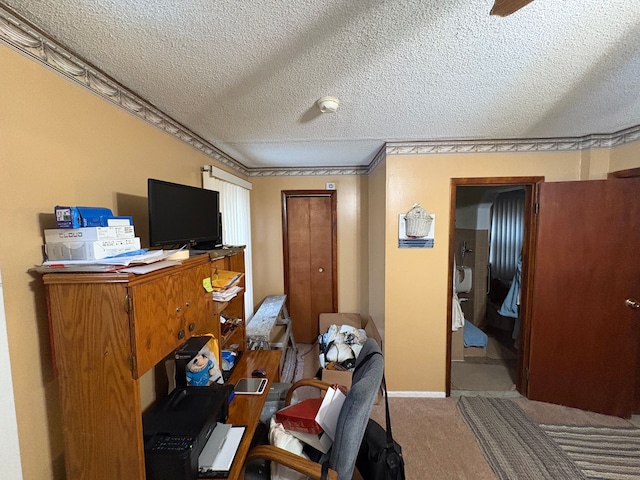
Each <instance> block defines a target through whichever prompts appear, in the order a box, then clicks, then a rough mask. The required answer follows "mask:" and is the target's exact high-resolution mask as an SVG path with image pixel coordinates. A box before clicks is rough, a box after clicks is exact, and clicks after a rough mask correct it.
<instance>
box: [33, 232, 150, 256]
mask: <svg viewBox="0 0 640 480" xmlns="http://www.w3.org/2000/svg"><path fill="white" fill-rule="evenodd" d="M44 247H45V251H46V252H47V259H48V260H53V261H56V260H101V259H103V258H107V257H114V256H116V255H121V254H123V253H128V252H133V251H135V250H140V237H135V238H120V239H114V240H99V241H94V242H74V241H69V242H55V243H47V244H46V245H45V246H44Z"/></svg>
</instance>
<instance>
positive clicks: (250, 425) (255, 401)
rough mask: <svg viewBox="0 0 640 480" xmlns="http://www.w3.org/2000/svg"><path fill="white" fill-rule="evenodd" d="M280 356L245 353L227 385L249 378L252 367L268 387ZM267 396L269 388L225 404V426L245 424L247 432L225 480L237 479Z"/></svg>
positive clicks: (276, 378)
mask: <svg viewBox="0 0 640 480" xmlns="http://www.w3.org/2000/svg"><path fill="white" fill-rule="evenodd" d="M281 355H282V351H281V350H251V351H245V353H244V355H242V358H240V360H239V362H238V365H237V366H236V368H234V370H233V373H232V374H231V376H230V377H229V381H228V382H227V383H230V384H233V385H235V384H236V382H237V381H238V380H240V379H241V378H249V377H251V372H252V371H254V370H255V369H256V368H263V369H264V370H266V371H267V378H268V379H269V385H268V386H270V385H271V383H274V382H278V381H280V373H279V372H280V356H281ZM268 394H269V389H267V390H265V392H264V393H263V394H262V395H236V396H234V398H233V400H232V401H231V404H230V405H229V418H228V419H227V423H231V424H234V425H245V426H246V427H247V430H246V431H245V434H244V437H243V438H242V442H240V446H239V447H238V451H237V453H236V457H235V459H234V461H233V465H232V466H231V472H230V473H229V479H228V480H236V479H239V478H241V477H240V472H241V471H242V465H243V464H244V459H245V457H246V456H247V452H248V451H249V446H250V444H251V439H252V438H253V434H254V433H255V431H256V427H257V425H258V422H259V421H260V414H261V413H262V408H263V407H264V403H265V401H266V400H267V395H268Z"/></svg>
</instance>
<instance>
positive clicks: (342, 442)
mask: <svg viewBox="0 0 640 480" xmlns="http://www.w3.org/2000/svg"><path fill="white" fill-rule="evenodd" d="M374 352H377V353H378V354H374ZM383 373H384V358H383V356H382V353H381V351H380V346H379V345H378V343H377V342H376V341H375V340H373V339H372V338H369V339H367V341H366V342H365V344H364V345H363V347H362V350H361V351H360V354H359V355H358V359H357V360H356V366H355V370H354V372H353V378H352V384H351V388H350V390H349V392H348V393H347V397H346V398H345V401H344V404H343V405H342V409H341V410H340V415H339V416H338V426H337V429H336V436H335V438H334V440H333V445H332V446H331V449H330V450H329V452H327V454H325V455H323V457H322V458H321V459H320V461H319V462H317V463H316V462H313V461H311V460H308V459H306V458H304V457H300V456H298V455H295V454H293V453H290V452H288V451H286V450H283V449H281V448H278V447H274V446H271V445H259V446H257V447H254V448H253V449H251V450H250V451H249V453H248V454H247V458H246V462H249V461H252V460H258V459H265V460H269V461H271V462H278V463H280V464H282V465H285V466H287V467H289V468H291V469H293V470H296V471H298V472H300V473H302V474H303V475H307V476H308V477H310V478H313V479H317V480H321V479H322V478H323V476H322V474H323V467H324V468H325V469H327V472H326V473H327V476H326V477H324V478H327V479H329V480H351V477H352V475H353V471H354V469H355V464H356V458H357V456H358V450H359V449H360V443H361V442H362V437H363V436H364V432H365V429H366V427H367V422H368V420H369V415H370V414H371V409H372V407H373V403H374V401H375V398H376V395H377V394H378V391H379V389H380V384H381V382H382V375H383ZM302 386H312V387H316V388H319V389H321V390H327V389H328V388H329V387H330V386H331V385H330V384H328V383H326V382H323V381H321V380H316V379H303V380H300V381H299V382H296V383H295V384H294V385H293V386H292V387H291V388H290V389H289V392H288V393H287V396H286V399H285V404H286V405H289V404H290V403H291V397H292V395H293V393H294V391H295V390H296V389H297V388H299V387H302ZM246 462H245V465H246ZM267 470H268V469H267ZM266 473H267V476H266V478H269V477H268V472H266Z"/></svg>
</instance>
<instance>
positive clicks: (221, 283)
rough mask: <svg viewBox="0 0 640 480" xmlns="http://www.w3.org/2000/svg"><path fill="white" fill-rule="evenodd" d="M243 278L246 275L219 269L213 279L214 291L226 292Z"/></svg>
mask: <svg viewBox="0 0 640 480" xmlns="http://www.w3.org/2000/svg"><path fill="white" fill-rule="evenodd" d="M243 276H244V273H240V272H232V271H230V270H221V269H219V268H217V269H216V271H215V272H214V274H213V278H212V279H211V286H212V287H213V289H214V290H225V289H228V288H229V287H232V286H233V285H236V284H237V283H238V282H239V281H240V279H241V278H242V277H243Z"/></svg>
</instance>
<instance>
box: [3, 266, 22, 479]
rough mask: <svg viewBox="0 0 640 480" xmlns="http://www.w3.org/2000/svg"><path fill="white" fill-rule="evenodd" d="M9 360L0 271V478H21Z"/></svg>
mask: <svg viewBox="0 0 640 480" xmlns="http://www.w3.org/2000/svg"><path fill="white" fill-rule="evenodd" d="M10 365H11V364H10V362H9V343H8V340H7V319H6V317H5V314H4V296H3V294H2V274H1V273H0V386H1V387H0V425H2V435H0V478H7V479H8V478H10V479H12V480H21V479H22V468H21V467H20V445H19V443H18V422H17V420H16V405H15V401H14V399H13V380H12V378H11V368H10Z"/></svg>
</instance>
